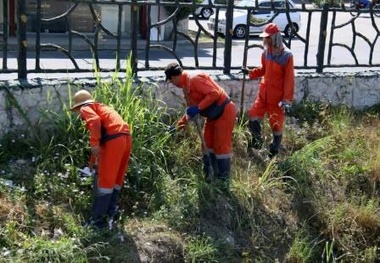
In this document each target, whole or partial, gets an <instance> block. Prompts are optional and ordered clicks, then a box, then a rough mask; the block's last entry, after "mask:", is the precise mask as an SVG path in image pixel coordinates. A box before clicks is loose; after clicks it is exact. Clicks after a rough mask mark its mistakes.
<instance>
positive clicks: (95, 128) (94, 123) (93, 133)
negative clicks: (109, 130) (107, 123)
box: [80, 106, 101, 147]
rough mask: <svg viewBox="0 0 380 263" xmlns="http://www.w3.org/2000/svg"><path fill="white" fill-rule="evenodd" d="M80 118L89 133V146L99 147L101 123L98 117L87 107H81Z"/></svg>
mask: <svg viewBox="0 0 380 263" xmlns="http://www.w3.org/2000/svg"><path fill="white" fill-rule="evenodd" d="M80 116H81V118H82V119H83V120H84V121H85V123H86V128H87V130H88V131H89V132H90V146H91V147H92V146H99V142H100V137H101V121H100V117H99V115H98V114H97V113H96V112H95V111H94V110H93V109H92V108H91V107H89V106H84V107H81V109H80Z"/></svg>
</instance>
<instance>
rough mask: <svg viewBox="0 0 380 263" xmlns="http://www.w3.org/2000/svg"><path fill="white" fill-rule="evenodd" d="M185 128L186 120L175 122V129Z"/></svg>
mask: <svg viewBox="0 0 380 263" xmlns="http://www.w3.org/2000/svg"><path fill="white" fill-rule="evenodd" d="M186 126H187V121H186V119H184V118H182V119H180V120H179V121H178V122H177V129H180V130H184V129H185V128H186Z"/></svg>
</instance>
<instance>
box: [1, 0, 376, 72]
mask: <svg viewBox="0 0 380 263" xmlns="http://www.w3.org/2000/svg"><path fill="white" fill-rule="evenodd" d="M2 1H3V29H2V36H1V38H0V40H1V41H2V58H1V60H2V68H1V69H0V73H8V72H17V73H18V78H20V79H25V78H27V74H28V73H40V72H41V73H42V72H43V73H53V72H89V71H91V72H94V71H102V72H104V71H120V72H122V71H125V70H127V69H126V67H127V66H126V61H127V57H128V58H129V59H130V61H131V62H132V70H133V71H134V72H135V73H136V74H137V75H138V73H139V72H140V71H147V70H149V71H154V70H160V71H162V70H163V68H164V67H165V64H167V63H163V62H162V61H164V60H165V59H173V60H178V62H179V63H180V64H181V65H182V66H183V67H184V68H185V69H203V70H217V71H221V72H223V73H224V74H230V73H231V71H232V70H234V69H240V67H241V66H242V65H247V61H251V59H250V56H252V55H250V54H251V50H258V51H260V50H261V48H262V47H261V43H260V39H258V38H257V37H256V38H255V37H252V36H249V35H248V34H246V36H245V38H244V39H242V40H237V39H235V38H234V36H233V32H234V29H233V28H232V27H233V22H232V21H233V10H234V9H242V10H246V11H247V12H255V11H263V10H269V9H260V8H257V7H252V6H251V7H236V6H234V4H233V3H234V1H227V4H214V2H213V1H209V3H208V4H206V5H205V4H197V3H196V2H195V0H193V1H188V2H183V1H184V0H182V1H179V0H176V1H174V0H173V1H159V0H156V1H137V0H130V1H126V0H117V1H116V0H108V1H106V0H94V1H89V0H72V1H62V2H69V3H70V6H69V7H68V8H67V10H66V11H65V12H63V13H62V14H59V15H58V16H54V17H44V16H43V15H42V10H43V9H42V5H41V2H42V0H36V5H37V6H36V10H37V11H36V13H35V17H36V20H35V25H34V28H35V29H36V30H35V31H36V32H35V33H29V32H27V25H28V23H30V21H29V19H27V18H28V16H30V14H27V10H26V6H25V1H24V0H17V16H16V17H17V34H16V37H11V36H9V16H8V12H7V10H8V9H9V5H8V0H2ZM273 3H274V2H273V1H272V6H271V7H270V10H272V11H273V12H274V13H273V14H274V16H273V18H272V19H271V20H270V21H272V20H274V19H275V17H276V16H277V15H279V14H280V13H285V14H286V17H287V21H288V22H289V23H290V22H291V17H290V12H291V11H296V12H299V13H300V14H302V17H303V19H302V26H301V28H300V30H299V31H298V32H293V33H294V36H293V37H289V38H284V42H285V45H287V46H288V47H289V48H291V49H292V50H294V51H296V52H293V53H295V54H297V63H295V68H296V69H308V70H314V71H316V72H319V73H320V72H323V70H324V69H325V68H338V67H367V68H368V67H380V56H378V55H377V56H376V55H375V54H376V52H377V53H378V52H379V50H380V41H379V36H380V32H379V25H380V18H378V17H377V15H378V13H376V10H375V8H374V7H372V6H371V7H370V8H368V9H363V10H360V9H359V10H355V9H352V8H350V7H348V6H347V5H344V4H343V3H342V5H341V6H339V7H329V5H327V4H326V5H324V6H323V8H316V7H314V6H312V5H306V4H305V3H302V4H300V5H297V7H296V8H295V9H291V8H290V6H289V3H288V2H286V5H285V7H282V8H277V7H275V5H274V4H273ZM79 5H82V6H83V5H86V6H87V7H88V12H89V13H91V16H92V18H93V22H94V30H93V32H79V31H76V30H73V29H72V26H73V25H72V19H71V16H72V14H73V12H75V10H76V9H77V8H78V6H79ZM102 5H112V6H115V7H117V14H115V19H116V18H117V28H116V30H114V32H111V30H109V29H108V28H107V27H106V26H105V25H104V21H103V20H102V19H101V17H99V14H98V12H97V11H96V7H99V6H102ZM256 6H258V1H257V0H256ZM198 7H212V8H213V10H214V14H215V20H216V22H215V27H214V28H215V29H214V30H209V29H208V28H206V26H205V20H201V19H200V18H198V17H196V16H195V13H194V12H195V9H196V8H198ZM159 9H164V10H166V11H165V12H164V16H163V17H160V18H158V19H155V20H157V21H153V20H152V18H153V17H155V18H157V10H159ZM125 10H129V16H128V17H126V16H125V15H124V12H125ZM142 10H143V11H144V12H142ZM153 10H156V12H154V11H153ZM168 10H172V11H171V12H172V13H170V12H169V11H168ZM222 10H227V11H226V17H225V24H226V26H227V29H226V32H227V33H226V34H225V36H223V37H220V35H219V34H217V31H216V28H217V27H218V23H219V22H218V18H219V15H220V13H221V11H222ZM186 11H188V12H189V13H190V14H191V13H192V14H193V15H194V21H192V23H193V24H194V25H195V28H192V30H187V28H186V27H183V26H181V23H180V21H179V18H180V16H181V15H183V12H185V14H186ZM160 12H161V13H160V14H162V10H161V11H160ZM304 18H306V20H305V19H304ZM58 20H64V21H65V23H66V27H67V32H66V33H65V34H54V33H41V28H42V25H43V24H48V23H54V22H56V21H58ZM251 20H252V19H251V16H247V22H246V25H245V29H246V31H248V29H249V26H253V25H256V26H258V25H262V24H253V22H252V21H251ZM330 20H331V22H330ZM270 21H269V22H270ZM363 21H364V22H365V25H364V27H365V31H366V32H367V31H368V34H367V33H363V25H362V23H363ZM368 22H370V23H368ZM256 23H257V22H256ZM125 24H127V25H128V28H129V29H130V30H129V32H122V26H123V25H125ZM161 28H164V29H166V33H165V35H164V37H163V38H164V39H154V37H152V34H153V33H155V34H157V32H159V31H160V29H161ZM127 31H128V30H127ZM141 32H145V36H143V35H142V33H141ZM347 34H349V35H350V37H349V38H347ZM316 36H317V37H316ZM342 36H345V38H342ZM161 38H162V37H161ZM342 39H343V40H342ZM12 41H13V42H12ZM104 41H108V43H110V44H109V45H108V46H107V47H105V46H104V44H103V43H104ZM342 41H343V42H342ZM27 43H28V44H27ZM29 43H32V45H29ZM78 43H79V44H78ZM12 45H13V46H14V47H15V48H13V49H12ZM78 45H79V46H80V48H78ZM78 49H81V51H78ZM86 50H87V51H86ZM110 50H111V51H112V56H110ZM16 51H17V53H16ZM206 51H207V52H206ZM85 52H88V53H87V54H89V55H88V56H87V57H86V59H87V60H88V58H91V59H92V61H93V63H87V64H86V66H84V64H83V56H84V55H83V53H85ZM221 52H222V53H223V56H220V55H219V54H220V53H221ZM205 53H207V54H205ZM47 54H48V55H47ZM55 54H56V55H55ZM58 54H59V55H58ZM28 57H29V58H28ZM30 57H32V58H30ZM47 57H48V58H53V59H54V60H55V61H56V62H57V61H60V60H62V61H63V60H65V61H68V62H69V64H70V66H67V63H66V62H65V63H62V65H63V66H62V67H55V68H52V67H49V66H47V67H46V66H42V65H41V62H44V59H46V58H47ZM237 57H238V58H237ZM105 58H106V59H107V61H108V63H107V64H102V61H104V59H105ZM14 60H17V63H13V64H11V63H10V62H12V61H14ZM110 61H111V62H110ZM32 62H34V66H31V65H30V64H31V63H32ZM28 63H29V64H28ZM43 64H44V65H45V64H46V63H45V62H44V63H43ZM57 64H58V63H57ZM88 64H90V67H88ZM248 66H249V65H248Z"/></svg>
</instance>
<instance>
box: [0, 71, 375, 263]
mask: <svg viewBox="0 0 380 263" xmlns="http://www.w3.org/2000/svg"><path fill="white" fill-rule="evenodd" d="M127 75H128V78H127V79H124V80H123V82H121V81H120V80H119V79H117V78H116V77H115V78H113V79H112V80H110V81H104V80H101V79H98V83H97V87H96V90H95V96H96V99H97V100H98V101H101V102H104V103H106V104H109V105H111V106H113V107H114V108H115V109H117V110H118V112H119V113H120V114H121V115H122V116H123V118H124V119H125V120H126V121H128V123H129V124H130V125H131V129H132V132H133V144H134V145H133V155H132V159H131V163H130V166H129V170H128V176H127V180H126V182H125V185H124V190H123V198H122V201H121V208H122V217H121V220H120V222H119V223H118V228H117V229H116V230H112V231H105V232H100V233H99V232H94V231H91V230H89V229H86V228H84V227H82V223H83V222H84V220H85V219H86V218H87V217H88V213H89V209H90V204H91V183H92V181H91V178H87V179H83V178H81V177H80V176H79V175H78V172H77V167H83V166H85V165H86V163H87V158H88V149H89V148H88V145H87V133H86V131H85V130H84V128H83V124H82V123H81V121H80V120H79V119H78V116H76V115H74V114H72V113H71V112H70V111H68V108H69V106H70V105H67V104H66V103H65V102H64V101H62V112H51V111H44V112H42V114H41V121H40V125H36V126H33V127H30V129H28V131H18V132H17V133H15V134H8V135H7V136H4V137H3V138H2V139H1V147H0V170H1V178H2V180H3V181H2V182H3V183H5V181H4V179H7V180H11V181H12V182H13V183H14V186H13V187H10V186H9V185H5V184H1V185H0V199H1V202H0V216H1V217H0V225H1V228H0V247H1V250H0V253H1V256H0V262H128V263H129V262H176V263H177V262H275V261H276V260H278V262H378V261H379V260H380V256H379V253H380V251H379V244H380V210H379V201H380V198H379V186H380V165H379V164H380V150H379V149H380V148H379V143H380V141H379V130H380V129H379V128H380V122H379V112H380V111H379V107H378V106H377V107H373V108H371V109H368V110H366V111H360V112H357V111H354V110H351V109H348V108H347V107H344V106H341V107H332V106H330V105H325V104H321V103H312V102H308V101H304V102H300V103H298V104H297V105H295V106H294V107H293V112H292V113H291V116H290V117H289V118H288V120H287V126H286V127H287V128H286V133H285V137H284V149H283V150H282V151H281V153H280V155H279V156H278V157H277V158H276V159H274V160H271V161H265V162H264V163H263V162H258V161H257V160H255V159H252V158H251V157H249V156H247V154H246V151H245V148H246V144H247V138H248V133H247V128H246V120H241V121H240V122H238V123H237V124H236V128H235V133H234V157H233V166H232V181H231V185H230V190H229V191H224V190H223V189H221V188H219V187H218V184H217V183H213V184H206V183H205V182H204V180H203V177H202V167H201V159H200V155H201V152H200V149H199V145H200V142H199V139H198V137H197V133H196V132H195V129H194V127H193V125H189V127H188V129H187V130H186V131H184V132H179V133H176V134H174V135H172V134H169V133H168V132H167V127H168V126H169V125H172V124H173V123H175V121H176V120H177V118H178V117H179V116H180V115H181V112H183V110H182V111H181V109H169V108H168V107H167V106H166V105H165V103H164V102H162V101H159V100H157V99H156V98H155V96H154V92H153V91H154V89H155V86H154V84H151V86H149V85H144V86H139V87H135V88H133V85H132V79H133V76H132V73H131V72H128V74H127ZM77 89H79V87H71V91H72V92H74V91H76V90H77ZM12 103H13V104H15V103H17V101H15V100H13V101H12ZM14 107H15V108H17V105H14ZM18 109H19V110H20V111H22V109H21V107H19V108H18ZM21 115H22V114H21ZM24 116H27V115H24ZM47 124H49V125H48V126H47ZM264 132H265V133H266V134H267V135H268V136H267V141H266V144H269V141H268V140H269V139H270V134H269V128H268V126H265V127H264ZM8 183H9V181H8Z"/></svg>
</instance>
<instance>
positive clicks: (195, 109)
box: [186, 106, 201, 118]
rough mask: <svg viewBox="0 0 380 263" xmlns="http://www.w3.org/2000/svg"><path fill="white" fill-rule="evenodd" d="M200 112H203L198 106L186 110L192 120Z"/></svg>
mask: <svg viewBox="0 0 380 263" xmlns="http://www.w3.org/2000/svg"><path fill="white" fill-rule="evenodd" d="M199 112H201V110H200V109H199V108H198V106H190V107H188V108H187V109H186V114H187V115H189V117H190V118H193V117H194V116H195V115H197V114H198V113H199Z"/></svg>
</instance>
